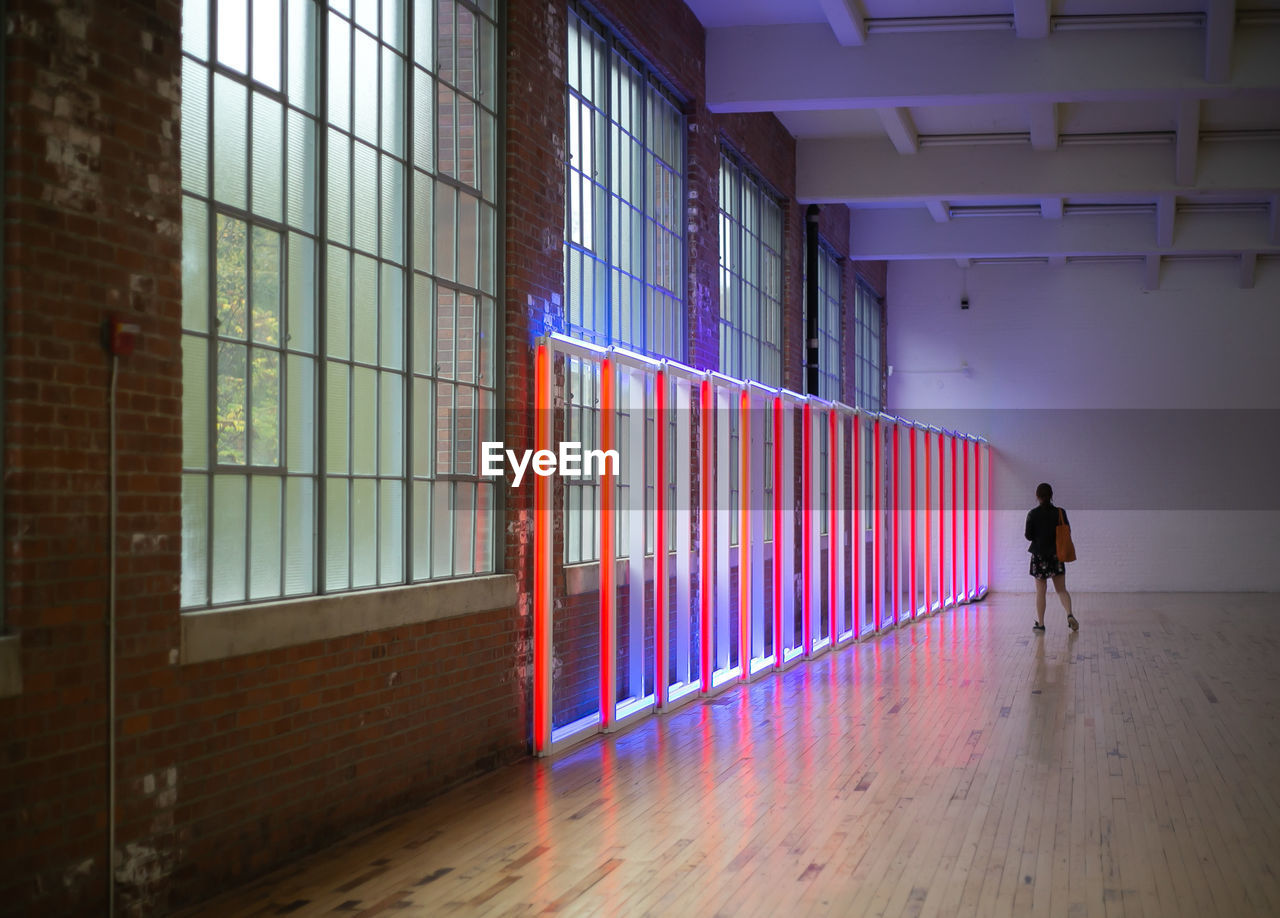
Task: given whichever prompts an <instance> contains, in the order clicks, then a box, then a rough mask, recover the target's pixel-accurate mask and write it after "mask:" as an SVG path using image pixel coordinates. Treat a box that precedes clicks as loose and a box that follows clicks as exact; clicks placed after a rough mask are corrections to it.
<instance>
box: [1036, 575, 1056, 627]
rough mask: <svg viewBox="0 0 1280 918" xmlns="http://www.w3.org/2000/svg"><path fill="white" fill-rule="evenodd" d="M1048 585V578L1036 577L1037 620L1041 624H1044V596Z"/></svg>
mask: <svg viewBox="0 0 1280 918" xmlns="http://www.w3.org/2000/svg"><path fill="white" fill-rule="evenodd" d="M1048 586H1049V582H1048V581H1047V580H1041V579H1040V578H1039V577H1037V578H1036V621H1038V622H1039V623H1040V624H1041V625H1043V624H1044V601H1045V600H1044V596H1045V591H1046V589H1047V588H1048ZM1055 586H1056V584H1055Z"/></svg>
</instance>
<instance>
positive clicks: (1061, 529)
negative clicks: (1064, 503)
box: [1054, 507, 1076, 562]
mask: <svg viewBox="0 0 1280 918" xmlns="http://www.w3.org/2000/svg"><path fill="white" fill-rule="evenodd" d="M1054 536H1055V537H1056V539H1057V542H1058V560H1059V561H1062V562H1066V561H1074V560H1075V559H1076V546H1075V544H1074V543H1073V542H1072V541H1071V527H1070V526H1068V525H1067V520H1066V514H1064V513H1063V512H1062V508H1061V507H1059V508H1058V526H1057V528H1056V529H1055V530H1054Z"/></svg>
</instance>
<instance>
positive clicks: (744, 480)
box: [738, 389, 751, 681]
mask: <svg viewBox="0 0 1280 918" xmlns="http://www.w3.org/2000/svg"><path fill="white" fill-rule="evenodd" d="M738 406H739V408H738V410H739V412H740V414H741V417H742V424H741V429H740V430H739V431H738V440H739V443H738V446H739V452H740V453H741V457H740V461H741V463H742V473H741V475H740V476H739V481H738V507H739V513H740V515H741V522H740V523H739V525H738V664H739V665H740V666H741V667H742V674H741V678H742V680H743V681H746V680H747V679H750V678H751V560H750V557H749V556H750V554H751V538H750V536H751V398H750V396H748V395H747V390H746V389H743V390H742V395H741V397H740V398H739V400H738Z"/></svg>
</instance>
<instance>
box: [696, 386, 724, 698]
mask: <svg viewBox="0 0 1280 918" xmlns="http://www.w3.org/2000/svg"><path fill="white" fill-rule="evenodd" d="M698 407H699V409H700V410H699V413H700V414H701V416H702V417H701V424H702V426H701V428H700V429H699V431H698V437H699V442H700V443H701V453H702V455H701V457H700V458H701V459H702V476H701V479H702V480H701V481H699V482H698V503H699V506H698V527H699V528H700V529H701V532H700V533H699V534H698V558H699V565H698V570H699V574H698V598H699V611H700V613H701V614H700V617H699V620H698V623H699V627H698V638H699V642H700V649H701V651H702V666H701V667H700V669H699V672H700V674H701V677H702V692H703V694H706V693H707V692H709V691H711V644H712V635H711V595H712V593H711V559H712V554H713V552H712V551H711V540H712V536H713V535H714V534H715V526H714V525H713V524H712V520H711V453H712V448H711V442H712V441H711V418H712V411H711V380H709V379H704V380H703V381H702V384H701V385H700V386H699V387H698ZM721 537H722V538H728V533H724V534H723V535H722V536H721Z"/></svg>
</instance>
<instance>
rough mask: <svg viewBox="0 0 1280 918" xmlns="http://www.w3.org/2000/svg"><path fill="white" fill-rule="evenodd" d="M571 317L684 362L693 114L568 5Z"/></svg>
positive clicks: (612, 338) (594, 333) (574, 324)
mask: <svg viewBox="0 0 1280 918" xmlns="http://www.w3.org/2000/svg"><path fill="white" fill-rule="evenodd" d="M568 71H569V79H568V120H569V156H568V163H567V165H566V170H565V171H566V175H565V180H566V184H567V194H566V195H565V211H566V212H565V245H564V257H565V271H564V273H565V319H566V324H567V326H568V329H567V330H568V331H569V333H570V334H573V335H575V336H578V337H581V338H585V339H586V340H588V341H594V342H596V343H598V344H620V345H624V346H626V347H628V348H631V349H632V350H637V351H641V352H643V353H646V354H652V355H655V356H665V357H671V358H674V359H677V360H683V359H684V353H685V338H686V335H685V327H684V293H683V291H684V286H685V285H684V206H683V198H684V169H685V147H684V117H683V116H682V115H681V114H680V109H679V107H678V106H677V104H676V103H675V101H674V100H673V99H672V98H671V96H670V95H669V94H668V93H667V91H666V90H665V89H664V88H663V87H662V86H661V85H660V84H659V82H658V80H657V79H656V77H655V76H654V75H653V73H652V72H651V71H650V70H649V69H648V68H647V67H646V66H645V65H644V64H643V63H642V62H641V61H639V60H638V59H636V58H635V57H634V56H633V55H631V54H629V53H627V52H626V51H625V50H624V49H622V48H621V47H619V46H618V44H617V42H616V41H613V40H612V39H611V38H609V37H608V36H607V35H606V33H605V31H604V29H603V27H601V26H600V25H599V24H598V23H596V22H594V21H593V20H591V19H589V18H588V17H587V15H586V14H585V13H583V12H581V11H579V10H578V9H576V8H571V9H570V10H569V47H568Z"/></svg>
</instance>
